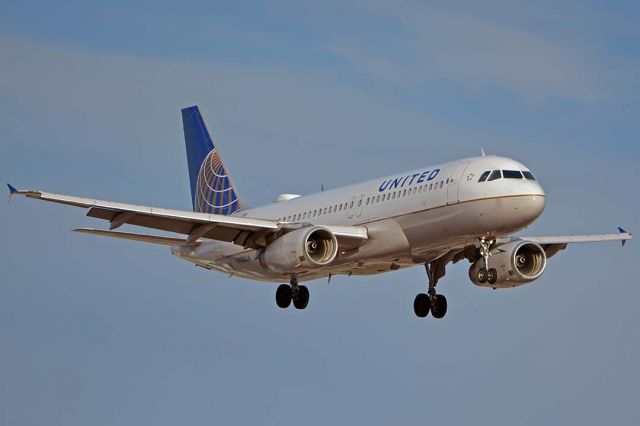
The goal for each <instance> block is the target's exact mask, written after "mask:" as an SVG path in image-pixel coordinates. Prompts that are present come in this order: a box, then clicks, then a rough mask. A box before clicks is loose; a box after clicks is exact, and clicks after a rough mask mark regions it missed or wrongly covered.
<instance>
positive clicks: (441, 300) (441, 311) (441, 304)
mask: <svg viewBox="0 0 640 426" xmlns="http://www.w3.org/2000/svg"><path fill="white" fill-rule="evenodd" d="M446 313H447V298H446V297H444V295H443V294H437V295H436V300H435V301H434V303H433V306H432V307H431V315H433V317H434V318H436V319H440V318H443V317H444V316H445V315H446Z"/></svg>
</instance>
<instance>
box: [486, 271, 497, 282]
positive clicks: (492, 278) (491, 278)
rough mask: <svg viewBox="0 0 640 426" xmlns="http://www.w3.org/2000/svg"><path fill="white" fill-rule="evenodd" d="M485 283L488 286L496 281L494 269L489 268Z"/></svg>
mask: <svg viewBox="0 0 640 426" xmlns="http://www.w3.org/2000/svg"><path fill="white" fill-rule="evenodd" d="M487 281H488V282H489V284H495V283H496V281H498V271H496V268H491V269H489V270H488V271H487Z"/></svg>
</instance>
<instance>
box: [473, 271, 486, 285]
mask: <svg viewBox="0 0 640 426" xmlns="http://www.w3.org/2000/svg"><path fill="white" fill-rule="evenodd" d="M476 278H477V279H478V282H479V283H480V284H484V283H486V282H487V280H488V279H489V271H487V270H486V269H485V268H480V269H478V275H477V276H476Z"/></svg>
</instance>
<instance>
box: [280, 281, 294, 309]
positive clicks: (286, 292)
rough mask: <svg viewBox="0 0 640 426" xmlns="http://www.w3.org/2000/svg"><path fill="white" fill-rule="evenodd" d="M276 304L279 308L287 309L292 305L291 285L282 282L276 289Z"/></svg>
mask: <svg viewBox="0 0 640 426" xmlns="http://www.w3.org/2000/svg"><path fill="white" fill-rule="evenodd" d="M276 304H277V305H278V307H279V308H282V309H285V308H288V307H289V305H291V286H290V285H288V284H280V285H279V286H278V289H277V290H276Z"/></svg>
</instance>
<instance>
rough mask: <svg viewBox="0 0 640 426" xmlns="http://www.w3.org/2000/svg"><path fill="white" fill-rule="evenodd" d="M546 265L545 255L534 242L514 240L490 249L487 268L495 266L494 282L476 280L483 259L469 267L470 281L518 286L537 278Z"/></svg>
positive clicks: (487, 285) (494, 286)
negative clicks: (495, 276)
mask: <svg viewBox="0 0 640 426" xmlns="http://www.w3.org/2000/svg"><path fill="white" fill-rule="evenodd" d="M546 266H547V255H546V254H545V252H544V249H543V248H542V247H540V246H539V245H538V244H536V243H532V242H528V241H514V242H512V243H508V244H504V245H501V246H498V247H495V248H494V249H493V250H491V257H490V258H489V268H495V269H496V271H497V279H496V282H495V283H494V284H491V283H488V282H486V283H481V282H479V281H478V271H479V270H480V269H481V268H484V260H483V259H479V260H477V261H476V262H475V263H473V264H472V265H471V267H470V268H469V278H470V279H471V282H473V283H474V284H475V285H477V286H480V287H491V288H507V287H518V286H521V285H523V284H527V283H530V282H531V281H534V280H535V279H537V278H539V277H540V275H542V273H543V272H544V268H545V267H546Z"/></svg>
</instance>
